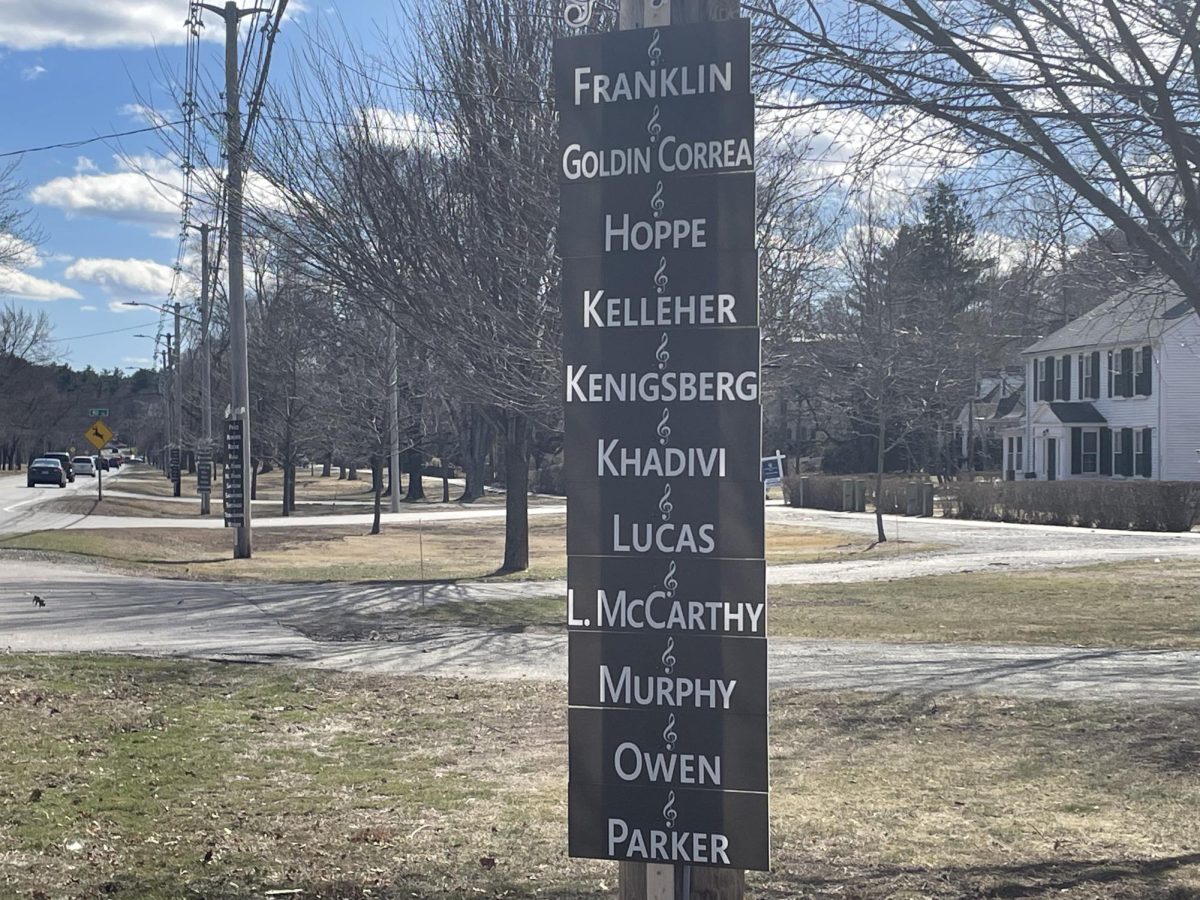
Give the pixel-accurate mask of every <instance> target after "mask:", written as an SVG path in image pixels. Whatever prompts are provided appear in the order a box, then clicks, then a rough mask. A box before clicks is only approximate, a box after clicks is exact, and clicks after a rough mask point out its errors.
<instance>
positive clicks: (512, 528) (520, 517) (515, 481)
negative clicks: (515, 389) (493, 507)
mask: <svg viewBox="0 0 1200 900" xmlns="http://www.w3.org/2000/svg"><path fill="white" fill-rule="evenodd" d="M504 463H505V465H504V475H505V477H504V564H503V565H502V566H501V567H500V571H502V572H524V571H525V570H526V569H528V568H529V423H528V422H527V421H526V420H525V417H524V416H523V415H521V414H520V413H516V412H510V413H509V414H508V421H507V423H506V427H505V435H504Z"/></svg>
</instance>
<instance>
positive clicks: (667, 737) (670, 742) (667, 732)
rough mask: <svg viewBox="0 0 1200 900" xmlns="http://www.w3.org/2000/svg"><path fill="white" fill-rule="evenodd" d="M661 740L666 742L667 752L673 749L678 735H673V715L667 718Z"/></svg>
mask: <svg viewBox="0 0 1200 900" xmlns="http://www.w3.org/2000/svg"><path fill="white" fill-rule="evenodd" d="M663 740H664V741H666V742H667V749H668V750H674V749H675V742H676V741H677V740H679V735H677V734H676V733H675V713H671V714H670V715H669V716H667V727H666V728H664V729H663Z"/></svg>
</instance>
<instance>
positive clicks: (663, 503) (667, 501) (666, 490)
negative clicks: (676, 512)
mask: <svg viewBox="0 0 1200 900" xmlns="http://www.w3.org/2000/svg"><path fill="white" fill-rule="evenodd" d="M658 508H659V511H660V512H661V513H662V520H663V521H664V522H669V521H671V510H673V509H674V508H675V504H674V503H672V502H671V485H670V484H666V485H664V486H663V495H662V499H661V500H659V501H658Z"/></svg>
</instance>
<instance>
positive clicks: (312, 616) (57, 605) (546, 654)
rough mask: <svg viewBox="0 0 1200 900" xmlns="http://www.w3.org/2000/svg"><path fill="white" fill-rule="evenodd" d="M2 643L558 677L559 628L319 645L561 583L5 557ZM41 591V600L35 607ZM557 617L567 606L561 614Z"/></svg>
mask: <svg viewBox="0 0 1200 900" xmlns="http://www.w3.org/2000/svg"><path fill="white" fill-rule="evenodd" d="M0 584H2V585H4V587H3V588H2V589H0V650H3V651H8V652H22V653H23V652H38V653H58V652H70V653H76V652H77V653H124V654H134V655H142V656H153V657H180V658H188V659H210V660H239V661H247V662H285V663H289V664H293V665H300V666H311V667H317V668H329V669H341V670H350V671H360V672H383V673H395V674H414V675H469V676H475V677H479V678H487V679H502V680H512V679H522V678H530V679H537V680H552V681H562V680H564V679H565V678H566V636H565V634H563V633H529V632H525V633H517V632H511V631H499V630H486V629H467V628H444V627H430V626H421V627H417V626H413V627H411V628H410V629H407V630H405V631H402V632H401V634H402V638H401V639H400V640H399V641H394V642H388V643H382V642H374V641H353V642H335V641H322V640H315V639H313V638H312V637H309V636H308V635H310V634H320V632H321V626H322V623H323V622H327V621H329V620H330V619H335V620H340V619H342V618H344V617H347V616H348V617H354V616H359V615H361V616H364V617H365V616H368V615H369V616H370V617H372V618H374V619H376V620H378V617H379V616H381V615H382V616H394V617H395V620H396V621H402V620H403V618H404V616H405V613H406V611H408V610H411V609H413V608H414V607H417V606H420V605H421V604H423V603H453V602H459V603H462V602H471V601H474V600H480V599H502V598H504V597H518V596H528V595H533V596H545V595H547V594H554V593H558V594H561V593H562V592H563V590H562V588H563V586H562V585H561V584H553V583H546V584H543V583H525V584H519V583H518V584H487V585H437V586H425V587H424V588H422V587H421V586H411V585H406V586H397V585H391V584H381V585H370V584H367V585H337V584H334V585H329V584H325V585H250V584H246V585H223V584H212V583H203V582H183V581H165V580H160V579H151V578H129V577H124V576H119V575H111V574H103V573H97V572H92V571H88V570H85V569H76V568H66V567H61V566H55V567H54V568H53V569H52V570H48V569H47V568H46V566H45V564H44V563H38V562H31V561H21V560H16V559H12V558H8V559H5V560H0ZM34 594H36V595H37V596H39V597H41V598H42V600H43V601H44V602H45V604H46V605H45V606H44V607H40V606H37V605H35V604H34V603H33V599H32V598H33V595H34ZM564 612H565V610H564ZM769 678H770V684H771V686H772V687H774V688H789V687H794V688H809V689H837V690H866V691H882V692H916V693H981V694H999V695H1019V696H1027V697H1055V698H1070V699H1114V700H1153V701H1187V702H1195V701H1196V700H1198V699H1200V652H1189V651H1163V652H1155V651H1130V650H1109V649H1081V648H1062V647H1028V646H1013V647H992V646H976V645H938V644H895V643H881V642H867V641H809V640H795V639H775V640H773V641H772V642H771V646H770V660H769Z"/></svg>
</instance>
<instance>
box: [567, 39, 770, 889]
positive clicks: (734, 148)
mask: <svg viewBox="0 0 1200 900" xmlns="http://www.w3.org/2000/svg"><path fill="white" fill-rule="evenodd" d="M554 69H555V78H556V96H557V98H558V108H559V112H560V117H561V131H560V135H559V148H560V167H559V180H560V198H561V199H560V203H561V206H560V216H559V250H560V252H561V254H562V257H563V272H562V288H561V290H562V311H563V357H564V365H565V372H564V376H565V377H564V381H565V384H566V398H565V399H566V440H565V445H564V446H565V450H564V452H565V454H566V458H565V478H566V482H567V497H568V504H567V556H568V562H567V584H568V591H567V593H568V601H567V624H568V628H569V629H570V640H569V653H570V661H569V669H570V682H569V689H568V702H569V704H570V715H569V724H570V753H569V755H570V779H571V783H570V790H569V797H568V799H569V824H570V837H569V843H570V852H571V855H572V856H582V857H591V858H599V859H615V860H625V861H630V862H651V863H668V864H681V865H689V864H695V865H709V866H729V867H733V868H741V869H766V868H767V867H768V865H769V860H770V851H769V845H770V840H769V830H768V825H767V807H768V803H767V799H768V796H767V790H768V783H767V647H766V584H765V583H766V564H765V562H764V559H763V505H762V470H761V468H760V462H761V458H762V447H761V438H760V435H761V430H762V429H761V423H762V410H761V405H760V398H759V383H760V378H759V375H760V360H759V339H760V335H759V327H758V326H759V319H758V274H757V254H756V251H755V234H754V200H755V196H754V192H755V174H754V98H753V96H752V95H751V93H750V24H749V21H748V20H746V19H737V20H733V21H726V22H706V23H702V24H696V25H678V26H669V27H662V28H645V29H637V30H631V31H618V32H613V33H610V34H597V35H587V36H583V37H573V38H564V39H562V40H560V41H559V42H558V44H557V46H556V48H555V61H554Z"/></svg>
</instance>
